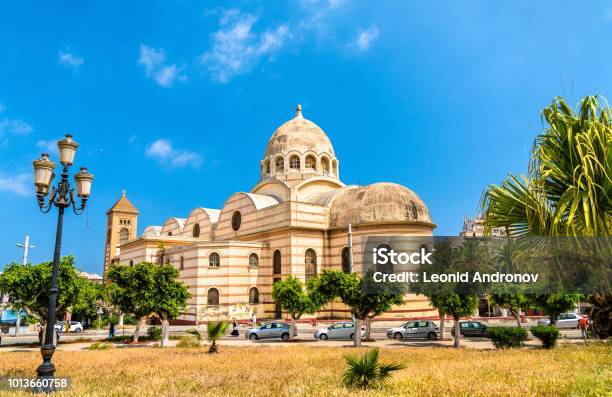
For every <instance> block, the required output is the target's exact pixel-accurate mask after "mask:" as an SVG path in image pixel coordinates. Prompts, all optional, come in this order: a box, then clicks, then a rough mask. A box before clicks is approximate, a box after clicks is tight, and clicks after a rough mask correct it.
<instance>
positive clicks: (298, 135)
mask: <svg viewBox="0 0 612 397" xmlns="http://www.w3.org/2000/svg"><path fill="white" fill-rule="evenodd" d="M292 151H297V152H299V153H301V154H304V153H306V152H314V153H315V154H317V155H321V154H324V153H325V154H327V155H329V156H330V157H334V156H335V155H334V148H333V146H332V144H331V141H330V140H329V138H328V137H327V135H326V134H325V132H323V130H322V129H321V127H319V126H318V125H316V124H315V123H313V122H312V121H310V120H307V119H305V118H304V116H302V108H301V106H300V105H298V106H297V110H296V114H295V117H294V118H292V119H291V120H289V121H287V122H286V123H285V124H283V125H281V126H280V127H278V129H277V130H276V131H274V134H272V137H271V138H270V141H269V142H268V146H267V147H266V154H265V158H268V157H271V156H275V155H277V154H283V155H285V154H287V153H289V152H292Z"/></svg>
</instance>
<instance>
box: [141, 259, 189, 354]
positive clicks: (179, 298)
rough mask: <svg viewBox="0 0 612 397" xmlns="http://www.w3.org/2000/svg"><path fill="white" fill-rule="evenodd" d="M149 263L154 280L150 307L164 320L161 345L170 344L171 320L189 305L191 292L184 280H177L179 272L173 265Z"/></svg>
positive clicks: (150, 294)
mask: <svg viewBox="0 0 612 397" xmlns="http://www.w3.org/2000/svg"><path fill="white" fill-rule="evenodd" d="M147 265H148V270H149V271H151V272H152V281H153V284H152V285H151V291H150V293H149V296H150V297H151V301H150V304H151V308H150V309H151V312H152V313H155V314H156V315H157V316H158V317H159V318H160V319H161V322H162V339H161V346H162V347H163V346H168V339H169V334H170V320H174V319H175V318H177V317H178V316H179V314H180V312H181V310H183V309H184V308H185V306H187V300H188V299H189V298H190V297H191V294H189V291H188V290H187V287H185V285H184V284H183V282H182V281H178V280H177V278H178V276H179V272H178V270H176V269H175V268H174V267H173V266H172V265H162V266H157V265H153V264H151V263H149V264H147Z"/></svg>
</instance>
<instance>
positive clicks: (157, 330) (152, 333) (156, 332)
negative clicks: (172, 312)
mask: <svg viewBox="0 0 612 397" xmlns="http://www.w3.org/2000/svg"><path fill="white" fill-rule="evenodd" d="M161 335H162V330H161V327H156V326H153V327H149V339H150V340H160V339H161Z"/></svg>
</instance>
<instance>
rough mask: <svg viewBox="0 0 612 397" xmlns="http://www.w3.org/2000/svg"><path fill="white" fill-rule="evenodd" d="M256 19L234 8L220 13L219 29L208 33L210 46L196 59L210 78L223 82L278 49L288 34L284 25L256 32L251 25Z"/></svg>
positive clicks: (243, 71)
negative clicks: (210, 35)
mask: <svg viewBox="0 0 612 397" xmlns="http://www.w3.org/2000/svg"><path fill="white" fill-rule="evenodd" d="M257 19H258V18H257V16H255V15H252V14H248V13H242V12H240V11H239V10H236V9H232V10H226V11H224V12H223V14H222V16H221V17H220V18H219V30H217V31H216V32H214V33H212V46H211V48H210V49H209V50H208V51H207V52H205V53H204V54H202V55H201V56H200V62H201V63H202V64H203V65H205V66H206V67H207V69H208V71H209V72H210V74H211V75H212V78H213V79H214V80H216V81H218V82H221V83H226V82H228V81H230V80H231V79H232V78H233V77H235V76H237V75H240V74H243V73H247V72H248V71H250V70H251V68H253V67H254V66H255V65H256V64H257V62H258V61H259V60H260V59H261V58H262V57H265V56H270V55H272V54H273V53H274V52H276V51H278V50H279V49H280V48H281V47H282V46H283V45H284V44H285V41H286V40H287V39H288V38H289V37H290V36H291V34H290V32H289V26H288V25H287V24H281V25H279V26H277V27H276V28H268V29H267V30H265V31H263V32H256V31H254V29H253V26H254V25H255V23H256V22H257Z"/></svg>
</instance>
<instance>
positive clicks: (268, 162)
mask: <svg viewBox="0 0 612 397" xmlns="http://www.w3.org/2000/svg"><path fill="white" fill-rule="evenodd" d="M264 170H265V173H266V175H270V160H269V159H267V160H266V162H265V165H264Z"/></svg>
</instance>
